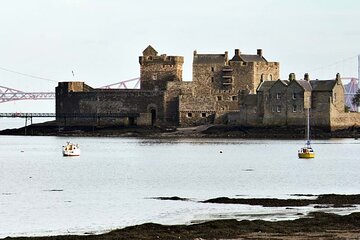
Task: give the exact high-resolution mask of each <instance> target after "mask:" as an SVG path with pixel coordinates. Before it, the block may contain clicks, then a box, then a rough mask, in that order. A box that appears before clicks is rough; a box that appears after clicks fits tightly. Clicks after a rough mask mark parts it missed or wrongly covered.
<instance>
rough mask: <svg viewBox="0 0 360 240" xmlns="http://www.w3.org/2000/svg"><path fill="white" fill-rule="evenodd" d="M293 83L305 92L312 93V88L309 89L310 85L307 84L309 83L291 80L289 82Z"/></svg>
mask: <svg viewBox="0 0 360 240" xmlns="http://www.w3.org/2000/svg"><path fill="white" fill-rule="evenodd" d="M293 81H294V82H296V83H298V84H299V85H300V86H301V87H302V88H303V89H304V90H305V91H309V92H311V91H312V87H311V84H310V83H309V81H306V80H292V81H290V83H291V82H293ZM290 83H289V84H290Z"/></svg>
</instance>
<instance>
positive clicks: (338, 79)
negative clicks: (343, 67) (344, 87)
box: [335, 73, 341, 84]
mask: <svg viewBox="0 0 360 240" xmlns="http://www.w3.org/2000/svg"><path fill="white" fill-rule="evenodd" d="M335 80H336V83H337V84H341V77H340V73H337V74H336V78H335Z"/></svg>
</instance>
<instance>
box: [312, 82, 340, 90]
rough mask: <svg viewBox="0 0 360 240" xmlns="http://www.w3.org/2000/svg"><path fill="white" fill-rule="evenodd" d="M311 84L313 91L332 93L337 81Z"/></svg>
mask: <svg viewBox="0 0 360 240" xmlns="http://www.w3.org/2000/svg"><path fill="white" fill-rule="evenodd" d="M310 84H311V87H312V90H313V91H316V92H330V91H332V90H333V88H334V86H335V84H336V80H312V81H310Z"/></svg>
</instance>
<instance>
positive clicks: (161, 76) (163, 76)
mask: <svg viewBox="0 0 360 240" xmlns="http://www.w3.org/2000/svg"><path fill="white" fill-rule="evenodd" d="M139 63H140V80H141V88H143V87H144V88H145V89H148V90H150V89H155V88H158V89H163V87H161V86H156V85H157V82H159V83H160V81H182V65H183V63H184V57H182V56H167V55H166V54H161V55H158V52H157V51H156V50H155V49H154V48H153V47H152V46H150V45H149V46H148V47H147V48H146V49H145V50H144V51H143V55H142V56H139ZM154 80H156V82H152V83H151V84H149V83H148V82H149V81H154ZM163 86H165V85H164V84H163Z"/></svg>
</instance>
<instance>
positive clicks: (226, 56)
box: [225, 51, 229, 62]
mask: <svg viewBox="0 0 360 240" xmlns="http://www.w3.org/2000/svg"><path fill="white" fill-rule="evenodd" d="M228 59H229V53H228V51H225V62H227V61H228Z"/></svg>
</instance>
